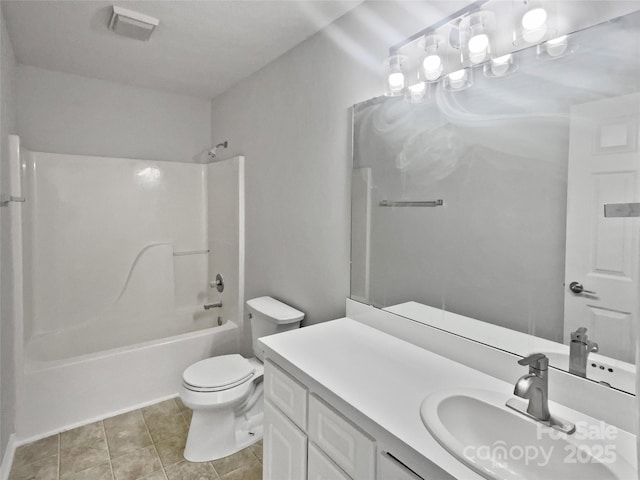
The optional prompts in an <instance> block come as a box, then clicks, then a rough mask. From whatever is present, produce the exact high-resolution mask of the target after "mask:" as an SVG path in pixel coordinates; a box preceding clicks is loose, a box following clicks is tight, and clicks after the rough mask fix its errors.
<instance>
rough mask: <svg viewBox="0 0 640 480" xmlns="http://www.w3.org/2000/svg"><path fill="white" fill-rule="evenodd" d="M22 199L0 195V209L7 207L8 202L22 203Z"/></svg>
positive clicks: (23, 199)
mask: <svg viewBox="0 0 640 480" xmlns="http://www.w3.org/2000/svg"><path fill="white" fill-rule="evenodd" d="M24 201H25V198H24V197H14V196H13V195H5V194H2V195H0V207H6V206H7V205H9V202H19V203H24Z"/></svg>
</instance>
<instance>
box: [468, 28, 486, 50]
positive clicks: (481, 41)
mask: <svg viewBox="0 0 640 480" xmlns="http://www.w3.org/2000/svg"><path fill="white" fill-rule="evenodd" d="M468 46H469V51H470V52H471V53H484V52H485V51H486V50H487V47H488V46H489V37H488V36H487V35H486V34H485V33H481V34H479V35H474V36H473V37H471V38H470V39H469V43H468Z"/></svg>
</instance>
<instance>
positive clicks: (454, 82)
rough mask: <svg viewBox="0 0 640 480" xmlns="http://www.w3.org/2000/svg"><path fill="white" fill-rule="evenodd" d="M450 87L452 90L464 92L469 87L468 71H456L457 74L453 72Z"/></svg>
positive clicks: (450, 75)
mask: <svg viewBox="0 0 640 480" xmlns="http://www.w3.org/2000/svg"><path fill="white" fill-rule="evenodd" d="M448 80H449V87H450V88H451V90H462V89H464V88H466V87H467V86H468V85H467V70H466V69H464V68H463V69H461V70H456V71H455V72H451V73H450V74H449V75H448Z"/></svg>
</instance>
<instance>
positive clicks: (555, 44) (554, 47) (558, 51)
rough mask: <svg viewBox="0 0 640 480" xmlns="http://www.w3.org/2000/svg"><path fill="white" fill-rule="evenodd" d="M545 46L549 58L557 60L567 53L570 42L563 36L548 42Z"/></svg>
mask: <svg viewBox="0 0 640 480" xmlns="http://www.w3.org/2000/svg"><path fill="white" fill-rule="evenodd" d="M544 45H545V49H546V50H547V53H548V54H549V56H550V57H554V58H555V57H559V56H561V55H563V54H564V53H565V52H566V51H567V48H568V47H569V41H568V38H567V36H566V35H562V36H561V37H557V38H554V39H551V40H549V41H547V42H546V43H545V44H544Z"/></svg>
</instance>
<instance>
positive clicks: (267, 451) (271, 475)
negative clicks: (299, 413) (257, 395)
mask: <svg viewBox="0 0 640 480" xmlns="http://www.w3.org/2000/svg"><path fill="white" fill-rule="evenodd" d="M263 469H264V473H263V480H306V478H307V436H306V435H305V434H304V432H302V431H301V430H300V429H299V428H298V427H296V426H295V425H294V424H293V422H291V420H289V419H288V418H287V417H285V416H284V415H283V414H282V413H281V412H280V411H279V410H278V409H277V408H276V407H274V406H273V405H272V404H271V403H270V402H269V401H265V402H264V459H263Z"/></svg>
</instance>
